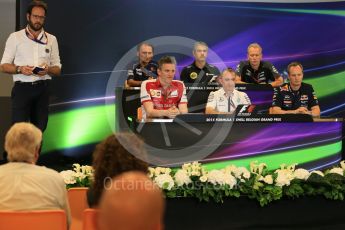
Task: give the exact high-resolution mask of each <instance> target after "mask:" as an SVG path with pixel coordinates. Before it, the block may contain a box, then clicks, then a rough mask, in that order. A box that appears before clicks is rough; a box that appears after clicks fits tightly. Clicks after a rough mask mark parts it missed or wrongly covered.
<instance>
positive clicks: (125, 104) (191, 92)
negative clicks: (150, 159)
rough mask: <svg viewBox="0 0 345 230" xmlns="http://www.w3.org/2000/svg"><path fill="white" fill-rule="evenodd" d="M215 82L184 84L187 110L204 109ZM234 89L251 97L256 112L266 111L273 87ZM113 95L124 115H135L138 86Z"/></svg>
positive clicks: (240, 85)
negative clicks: (256, 109)
mask: <svg viewBox="0 0 345 230" xmlns="http://www.w3.org/2000/svg"><path fill="white" fill-rule="evenodd" d="M218 89H219V85H217V84H212V83H210V84H198V85H193V84H186V91H187V98H188V110H189V112H191V113H200V112H204V111H205V106H206V103H207V98H208V95H209V94H210V92H212V91H215V90H218ZM236 89H237V90H240V91H243V92H246V93H247V94H248V96H249V98H250V99H251V102H252V104H255V105H256V106H257V108H258V113H262V114H264V113H267V110H268V108H269V107H270V106H271V104H272V98H273V88H272V87H271V85H255V84H236ZM115 95H116V97H117V99H120V100H118V102H119V103H121V106H122V108H121V111H120V112H121V113H123V115H124V117H125V118H127V117H137V108H138V107H140V105H141V104H140V88H139V87H130V88H125V89H123V88H116V89H115Z"/></svg>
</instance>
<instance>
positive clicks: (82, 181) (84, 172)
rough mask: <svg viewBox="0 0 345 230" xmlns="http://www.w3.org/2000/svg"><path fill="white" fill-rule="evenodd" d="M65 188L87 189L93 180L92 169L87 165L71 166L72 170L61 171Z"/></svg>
mask: <svg viewBox="0 0 345 230" xmlns="http://www.w3.org/2000/svg"><path fill="white" fill-rule="evenodd" d="M60 175H61V176H62V177H63V179H64V181H65V184H66V187H67V188H72V187H89V186H90V185H91V183H92V180H93V168H92V167H91V166H88V165H82V166H81V165H80V164H73V170H65V171H61V172H60Z"/></svg>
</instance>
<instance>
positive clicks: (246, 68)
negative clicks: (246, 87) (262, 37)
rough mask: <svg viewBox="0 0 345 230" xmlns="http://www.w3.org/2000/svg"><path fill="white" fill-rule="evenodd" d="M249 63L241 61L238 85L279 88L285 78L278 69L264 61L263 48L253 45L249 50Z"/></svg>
mask: <svg viewBox="0 0 345 230" xmlns="http://www.w3.org/2000/svg"><path fill="white" fill-rule="evenodd" d="M247 52H248V53H247V57H248V60H247V61H241V62H240V63H239V64H238V65H237V67H236V75H237V77H236V83H253V84H271V85H272V87H278V86H280V85H282V84H283V78H282V76H280V74H279V72H278V71H277V69H276V68H275V67H274V66H273V65H272V64H271V63H270V62H267V61H262V48H261V46H260V45H259V44H258V43H252V44H250V45H249V46H248V49H247Z"/></svg>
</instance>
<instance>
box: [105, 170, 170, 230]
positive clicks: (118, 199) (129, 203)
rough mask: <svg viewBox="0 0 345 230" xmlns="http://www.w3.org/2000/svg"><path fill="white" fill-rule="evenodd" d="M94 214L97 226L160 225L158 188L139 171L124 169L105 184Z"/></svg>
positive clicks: (120, 229)
mask: <svg viewBox="0 0 345 230" xmlns="http://www.w3.org/2000/svg"><path fill="white" fill-rule="evenodd" d="M99 209H100V212H99V215H98V227H99V229H100V230H110V229H117V230H124V229H126V230H160V229H163V213H164V198H163V195H162V192H161V190H160V189H159V188H158V187H157V186H156V185H155V184H154V183H153V182H152V181H151V180H150V179H149V178H148V177H147V176H146V175H145V174H144V173H141V172H134V171H133V172H127V173H123V174H121V175H120V176H117V177H115V178H113V180H111V181H110V183H108V184H107V185H106V187H105V191H104V193H103V195H102V198H101V202H100V206H99Z"/></svg>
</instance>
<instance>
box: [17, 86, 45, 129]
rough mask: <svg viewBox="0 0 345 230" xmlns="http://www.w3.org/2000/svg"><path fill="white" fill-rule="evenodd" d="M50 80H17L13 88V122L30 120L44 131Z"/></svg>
mask: <svg viewBox="0 0 345 230" xmlns="http://www.w3.org/2000/svg"><path fill="white" fill-rule="evenodd" d="M49 82H50V80H45V81H37V82H33V83H31V82H15V84H14V86H13V89H12V95H11V99H12V123H13V124H14V123H17V122H30V123H32V124H34V125H35V126H36V127H37V128H39V129H40V130H41V131H42V132H43V131H44V130H45V129H46V128H47V123H48V112H49V109H48V107H49Z"/></svg>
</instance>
